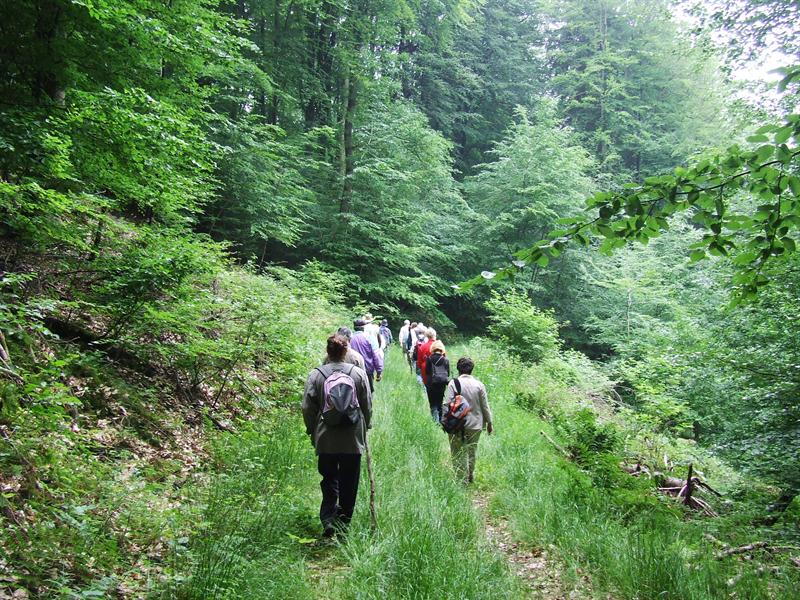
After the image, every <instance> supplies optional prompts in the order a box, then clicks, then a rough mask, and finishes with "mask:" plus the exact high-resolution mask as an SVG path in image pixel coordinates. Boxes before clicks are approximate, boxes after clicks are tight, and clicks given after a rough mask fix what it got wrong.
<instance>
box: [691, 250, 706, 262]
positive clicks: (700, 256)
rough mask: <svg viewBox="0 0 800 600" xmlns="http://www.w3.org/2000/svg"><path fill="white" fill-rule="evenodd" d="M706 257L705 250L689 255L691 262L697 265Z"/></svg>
mask: <svg viewBox="0 0 800 600" xmlns="http://www.w3.org/2000/svg"><path fill="white" fill-rule="evenodd" d="M705 257H706V251H705V250H694V251H692V253H691V254H689V262H690V263H696V262H699V261H701V260H703V259H704V258H705Z"/></svg>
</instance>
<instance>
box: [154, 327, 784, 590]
mask: <svg viewBox="0 0 800 600" xmlns="http://www.w3.org/2000/svg"><path fill="white" fill-rule="evenodd" d="M459 350H461V349H458V348H451V355H453V356H456V355H458V353H459ZM467 351H468V352H469V353H470V354H471V355H472V356H473V358H475V359H476V360H477V365H478V367H477V368H476V375H478V376H479V377H480V378H481V379H482V380H483V381H484V382H485V383H486V384H487V388H488V390H489V398H490V403H491V404H492V407H493V412H494V413H495V429H496V434H495V435H494V436H491V437H489V436H482V439H481V442H480V446H479V450H478V464H477V470H476V483H475V485H474V486H473V487H470V488H465V487H464V486H463V485H462V484H460V483H459V482H457V481H456V480H455V478H454V476H453V473H452V470H451V468H450V461H449V452H448V448H447V443H446V437H445V435H444V434H443V432H442V431H441V429H440V428H439V427H438V426H436V425H435V424H434V423H433V422H432V421H431V419H430V417H429V414H428V408H427V401H426V399H425V398H424V395H423V390H422V388H421V387H420V386H419V385H418V384H417V383H416V380H415V378H414V377H413V376H411V374H410V373H409V372H408V370H407V367H406V365H405V363H403V362H401V361H402V358H401V356H400V355H399V353H398V352H396V351H395V352H394V353H393V354H392V355H391V356H390V360H389V365H388V370H387V373H386V377H385V378H384V380H383V381H382V382H381V383H380V384H378V388H377V389H378V391H377V394H376V397H375V416H374V429H372V430H371V432H370V444H371V447H372V452H373V462H374V465H375V477H376V481H377V511H378V521H379V529H378V531H377V532H375V533H373V532H371V531H370V529H369V508H368V498H369V482H368V479H367V477H366V468H364V471H363V474H362V483H361V486H360V490H359V501H358V506H357V508H356V515H355V518H354V521H353V523H352V525H351V528H350V531H349V532H348V534H347V536H346V537H345V538H344V539H343V540H342V541H341V542H331V541H327V540H326V541H322V540H319V535H320V525H319V522H318V519H317V511H318V507H319V498H320V493H319V476H318V474H317V472H316V460H315V457H314V454H313V449H312V448H311V446H310V444H309V443H308V439H307V436H306V435H305V433H304V432H303V427H302V421H301V419H300V416H299V413H298V414H293V415H286V416H285V418H281V419H278V420H275V421H272V422H270V423H268V424H261V425H258V426H256V427H254V428H253V429H252V430H251V431H247V432H240V433H238V434H236V435H231V436H225V437H224V438H222V440H221V441H220V448H219V451H218V452H216V453H215V455H217V456H219V457H220V458H219V459H220V461H221V462H222V464H221V465H219V467H221V468H220V469H219V470H220V471H221V473H222V474H221V475H219V476H217V480H216V483H215V485H214V486H212V491H211V494H210V497H209V498H207V499H206V502H205V505H206V508H205V510H204V511H202V514H198V515H197V529H196V531H195V532H194V536H193V537H192V539H193V540H194V541H193V543H192V544H190V545H189V547H188V548H186V550H185V551H179V552H178V553H177V556H178V560H177V564H176V565H175V568H174V572H175V574H176V577H175V581H174V584H173V585H172V586H170V587H169V588H168V589H167V590H166V591H165V593H163V594H161V596H162V597H166V598H187V599H188V598H192V599H201V598H202V599H203V600H206V599H215V598H219V599H223V598H224V599H226V600H227V599H233V598H248V599H250V598H253V599H259V598H292V599H295V598H297V599H314V598H326V599H327V598H337V599H351V598H352V599H373V598H375V599H378V598H380V599H384V598H392V599H394V598H398V599H399V598H403V599H406V598H408V599H420V600H421V599H436V600H438V599H450V598H453V599H456V598H458V599H465V600H466V599H469V600H473V599H481V598H487V599H488V598H503V597H505V598H514V599H516V598H545V599H547V600H557V599H560V598H570V599H572V598H589V597H591V598H611V597H614V598H624V599H630V600H634V599H636V600H645V599H653V600H656V599H658V600H662V599H674V600H678V599H681V600H686V599H688V600H707V599H713V598H720V599H722V598H727V597H731V596H730V589H729V585H728V584H727V583H726V582H727V581H728V580H729V578H730V577H731V576H732V574H735V573H736V572H737V571H734V570H732V569H731V568H730V567H726V566H725V565H724V564H722V563H721V562H720V561H717V560H715V559H714V558H713V553H709V552H706V551H705V550H704V546H703V543H702V539H701V536H702V529H701V528H698V527H693V526H691V524H684V523H683V521H682V520H680V519H679V518H676V517H679V516H680V515H679V514H678V513H677V512H676V510H675V509H674V508H671V507H669V506H667V505H665V504H664V503H663V502H660V501H659V500H658V499H657V498H655V497H654V496H653V495H652V494H650V493H646V492H645V493H642V492H641V491H639V490H637V489H636V488H635V486H637V485H639V483H637V482H636V480H632V479H631V478H629V477H627V476H626V475H625V474H624V473H621V472H620V471H619V468H618V466H617V465H616V463H614V464H610V463H609V464H607V465H605V464H599V466H598V468H596V469H593V470H580V469H578V468H577V467H576V466H575V465H574V464H572V463H570V462H569V461H565V460H564V459H563V457H559V455H557V454H556V453H555V452H554V451H553V449H552V448H551V447H550V446H549V445H547V443H546V442H545V441H544V440H543V438H542V436H540V435H539V431H541V430H544V431H547V432H548V433H550V434H552V435H555V432H554V431H553V429H552V424H549V423H547V422H544V421H542V420H540V419H539V418H537V416H536V415H535V414H534V413H533V412H532V411H530V410H526V409H524V408H520V407H519V406H518V405H517V404H516V403H515V401H514V398H515V397H516V395H517V394H519V393H521V392H522V393H524V392H525V391H526V390H530V389H531V387H532V386H536V385H542V384H541V382H539V381H537V380H536V379H531V378H530V375H527V376H526V375H524V373H522V371H521V370H520V369H521V368H520V367H519V366H518V365H514V364H511V363H509V362H508V360H507V358H505V357H503V356H502V355H494V354H492V352H493V350H492V349H491V348H489V347H486V346H485V345H483V344H481V343H480V341H475V342H473V343H471V344H470V345H469V347H468V350H467ZM526 377H528V378H527V379H526ZM642 485H644V484H642ZM187 563H188V564H187ZM187 572H188V573H190V576H189V577H186V578H184V577H182V575H181V574H183V573H187ZM778 583H780V582H778V581H776V580H775V579H772V580H768V579H766V578H762V577H760V576H758V574H757V573H749V575H748V576H747V577H745V578H742V579H740V580H739V583H738V584H737V591H739V592H740V593H739V594H737V597H742V598H744V597H747V598H773V597H787V596H786V594H783V595H781V594H775V593H774V592H773V589H772V588H773V587H774V586H775V585H777V584H778ZM782 585H783V584H782ZM784 589H789V588H788V587H787V586H784ZM609 592H610V593H609Z"/></svg>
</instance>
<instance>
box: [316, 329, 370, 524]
mask: <svg viewBox="0 0 800 600" xmlns="http://www.w3.org/2000/svg"><path fill="white" fill-rule="evenodd" d="M348 347H349V344H348V342H347V338H346V337H344V336H342V335H338V334H337V335H332V336H331V337H329V338H328V345H327V354H328V359H330V362H329V364H328V365H325V366H323V367H318V368H316V369H314V370H313V371H311V373H310V374H309V375H308V380H307V381H306V387H305V392H304V394H303V405H302V409H303V421H305V425H306V433H308V435H309V436H311V443H312V444H313V446H314V449H315V450H316V453H317V468H318V470H319V474H320V475H321V476H322V482H321V483H320V487H321V488H322V503H321V504H320V507H319V518H320V521H322V527H323V535H324V536H326V537H330V536H332V535H333V534H334V533H336V531H337V530H343V529H345V528H346V527H347V525H348V523H350V520H351V519H352V518H353V509H354V508H355V505H356V495H357V494H358V480H359V476H360V474H361V455H362V454H363V453H364V451H365V444H366V435H367V429H369V427H370V421H371V419H372V394H371V392H370V389H369V381H368V379H367V374H366V372H365V371H364V370H363V369H362V368H360V367H357V366H355V365H351V364H348V363H346V362H344V359H345V356H346V354H347V349H348ZM331 371H342V372H344V373H346V374H347V375H349V376H350V378H351V379H352V380H353V383H354V384H355V394H356V398H357V399H358V404H359V406H360V409H361V418H360V419H359V420H358V422H357V423H356V424H355V425H350V424H348V425H328V424H326V423H325V421H324V420H323V418H322V411H323V406H324V404H325V389H324V387H325V380H326V378H327V377H328V376H330V374H329V373H330V372H331ZM326 373H328V375H327V376H326Z"/></svg>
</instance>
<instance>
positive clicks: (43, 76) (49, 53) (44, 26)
mask: <svg viewBox="0 0 800 600" xmlns="http://www.w3.org/2000/svg"><path fill="white" fill-rule="evenodd" d="M61 16H62V8H61V6H60V3H59V2H55V1H52V0H45V1H43V2H41V4H39V11H38V14H37V15H36V24H35V33H36V39H37V41H38V43H39V44H40V45H41V48H40V52H39V54H40V56H41V60H40V61H39V65H38V68H37V69H36V72H35V73H34V76H33V86H32V87H33V95H34V97H35V98H37V99H42V98H43V97H44V96H47V97H48V98H49V99H50V100H51V101H53V102H55V103H56V104H64V98H65V90H64V82H63V81H60V79H59V75H58V73H57V66H58V65H59V62H60V57H58V56H56V54H55V49H54V48H53V42H54V41H55V40H56V38H57V37H58V36H59V34H60V29H61Z"/></svg>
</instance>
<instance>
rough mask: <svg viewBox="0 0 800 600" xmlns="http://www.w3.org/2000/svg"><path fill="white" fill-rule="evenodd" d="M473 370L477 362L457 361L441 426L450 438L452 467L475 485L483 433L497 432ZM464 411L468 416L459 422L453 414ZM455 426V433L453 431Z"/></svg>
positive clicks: (484, 392)
mask: <svg viewBox="0 0 800 600" xmlns="http://www.w3.org/2000/svg"><path fill="white" fill-rule="evenodd" d="M474 368H475V363H474V362H473V361H472V359H470V358H467V357H463V358H459V359H458V363H457V364H456V370H458V377H456V378H455V379H453V381H451V382H450V383H449V384H448V386H447V392H446V403H445V405H444V407H443V410H442V426H443V427H444V428H445V431H447V432H448V435H449V437H450V453H451V454H452V457H453V467H454V468H455V470H456V474H457V475H458V477H459V478H460V479H462V480H463V481H464V483H472V481H473V479H474V475H475V455H476V453H477V450H478V439H479V438H480V436H481V431H482V430H483V429H486V432H487V433H488V434H489V435H491V434H492V432H493V431H494V428H493V426H492V411H491V409H490V408H489V399H488V398H487V396H486V386H485V385H483V383H481V382H480V381H479V380H478V379H476V378H475V377H473V376H472V370H473V369H474ZM464 402H466V404H467V406H466V407H460V408H459V406H458V405H459V403H464ZM464 408H466V414H465V415H463V417H462V418H460V419H456V418H455V417H454V416H453V415H454V414H455V413H458V412H459V411H462V412H463V411H464ZM454 425H455V430H452V431H451V429H452V428H453V426H454Z"/></svg>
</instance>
